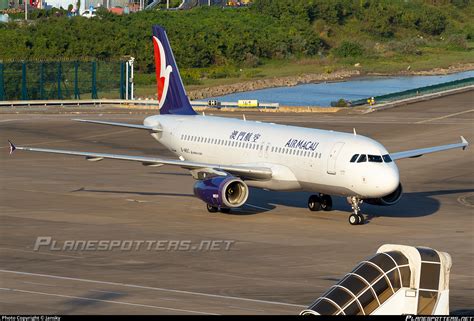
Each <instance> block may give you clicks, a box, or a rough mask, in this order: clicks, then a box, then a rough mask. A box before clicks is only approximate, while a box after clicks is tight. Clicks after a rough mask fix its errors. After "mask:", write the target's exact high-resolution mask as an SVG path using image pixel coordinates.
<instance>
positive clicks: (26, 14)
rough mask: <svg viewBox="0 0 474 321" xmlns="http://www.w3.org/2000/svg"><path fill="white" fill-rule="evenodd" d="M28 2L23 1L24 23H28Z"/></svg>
mask: <svg viewBox="0 0 474 321" xmlns="http://www.w3.org/2000/svg"><path fill="white" fill-rule="evenodd" d="M27 1H28V0H23V2H25V21H28V3H27Z"/></svg>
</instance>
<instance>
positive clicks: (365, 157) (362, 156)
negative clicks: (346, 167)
mask: <svg viewBox="0 0 474 321" xmlns="http://www.w3.org/2000/svg"><path fill="white" fill-rule="evenodd" d="M366 161H367V155H365V154H362V155H360V157H359V159H358V160H357V163H363V162H366Z"/></svg>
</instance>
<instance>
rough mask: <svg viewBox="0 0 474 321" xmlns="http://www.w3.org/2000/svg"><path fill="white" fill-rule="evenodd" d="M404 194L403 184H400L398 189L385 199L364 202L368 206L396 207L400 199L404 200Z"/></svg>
mask: <svg viewBox="0 0 474 321" xmlns="http://www.w3.org/2000/svg"><path fill="white" fill-rule="evenodd" d="M402 193H403V188H402V184H398V187H397V189H396V190H394V191H393V192H392V193H390V194H388V195H386V196H384V197H379V198H369V199H365V200H364V202H366V203H368V204H372V205H381V206H390V205H395V204H397V203H398V201H399V200H400V198H402Z"/></svg>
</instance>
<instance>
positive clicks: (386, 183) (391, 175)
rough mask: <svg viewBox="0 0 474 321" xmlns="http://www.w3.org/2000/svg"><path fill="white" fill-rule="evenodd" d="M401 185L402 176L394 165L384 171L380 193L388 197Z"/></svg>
mask: <svg viewBox="0 0 474 321" xmlns="http://www.w3.org/2000/svg"><path fill="white" fill-rule="evenodd" d="M399 184H400V174H399V173H398V168H397V166H395V165H393V166H390V167H388V168H386V169H385V170H384V175H383V176H382V177H381V182H380V185H379V188H380V192H381V193H383V194H384V195H388V194H390V193H392V192H393V191H395V190H396V189H397V187H398V185H399Z"/></svg>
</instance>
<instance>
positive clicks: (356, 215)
mask: <svg viewBox="0 0 474 321" xmlns="http://www.w3.org/2000/svg"><path fill="white" fill-rule="evenodd" d="M347 201H348V202H349V204H351V206H352V210H353V211H354V212H353V213H352V214H351V215H350V216H349V224H351V225H360V224H364V222H365V218H364V215H362V213H360V207H359V204H361V203H362V200H361V199H360V198H358V197H356V196H352V197H348V198H347Z"/></svg>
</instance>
